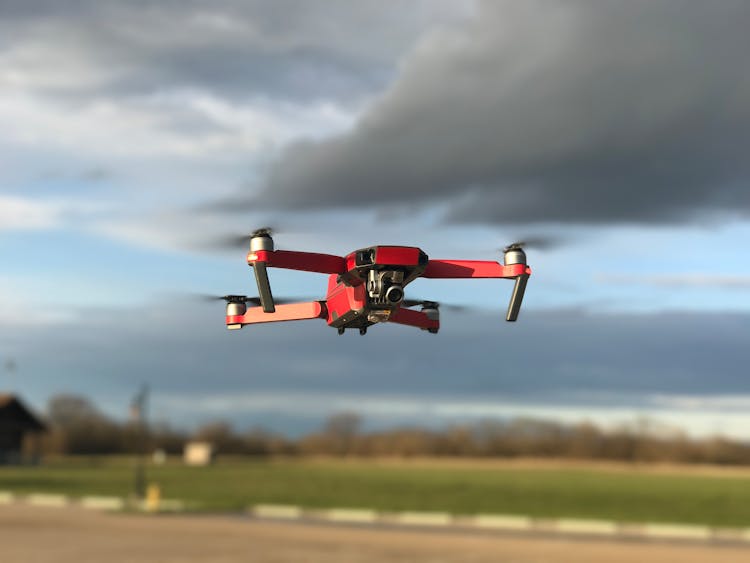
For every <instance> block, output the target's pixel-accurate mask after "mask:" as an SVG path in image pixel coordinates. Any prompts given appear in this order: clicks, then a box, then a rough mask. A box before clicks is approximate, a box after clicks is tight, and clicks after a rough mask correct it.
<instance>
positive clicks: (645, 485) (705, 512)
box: [0, 458, 750, 526]
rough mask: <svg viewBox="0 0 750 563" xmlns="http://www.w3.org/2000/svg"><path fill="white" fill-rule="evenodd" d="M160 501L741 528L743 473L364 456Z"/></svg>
mask: <svg viewBox="0 0 750 563" xmlns="http://www.w3.org/2000/svg"><path fill="white" fill-rule="evenodd" d="M148 480H149V482H154V483H158V484H159V485H160V487H161V489H162V494H163V496H164V497H166V498H175V499H182V500H184V501H186V502H187V503H188V504H189V506H190V507H192V508H194V509H196V510H206V511H226V510H230V511H236V510H242V509H244V508H245V507H246V506H247V505H250V504H256V503H283V504H298V505H302V506H305V507H320V508H323V507H352V508H374V509H378V510H394V511H397V510H428V511H429V510H437V511H449V512H453V513H458V514H477V513H503V514H528V515H531V516H537V517H577V518H604V519H612V520H618V521H630V522H642V521H654V522H655V521H662V522H685V523H700V524H710V525H716V526H750V477H744V476H733V477H721V476H710V475H695V474H683V473H681V472H680V471H679V469H675V470H674V473H669V474H664V473H658V474H655V473H651V472H644V471H631V472H629V471H622V470H617V471H613V470H610V469H603V468H597V467H595V466H591V467H585V466H584V467H581V468H554V467H544V466H541V467H535V466H530V467H517V466H513V465H508V466H502V465H483V464H476V465H471V464H449V463H441V462H439V461H438V462H434V463H433V462H430V461H426V462H418V463H404V464H398V463H384V464H381V463H376V462H372V461H368V460H357V461H351V460H348V461H337V460H323V461H321V460H244V459H239V460H225V461H220V462H219V463H218V464H216V465H214V466H212V467H201V468H195V467H183V466H182V465H179V464H177V463H173V464H168V465H165V466H160V467H154V466H150V467H149V468H148ZM132 483H133V462H132V461H131V460H127V459H122V458H81V459H70V458H68V459H63V460H58V461H49V462H47V463H45V464H44V465H43V466H40V467H30V468H17V467H16V468H12V467H0V490H7V491H14V492H18V493H24V492H32V491H33V492H50V493H63V494H67V495H71V496H81V495H117V496H127V495H129V494H130V491H131V490H132Z"/></svg>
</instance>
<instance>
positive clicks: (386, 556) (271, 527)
mask: <svg viewBox="0 0 750 563" xmlns="http://www.w3.org/2000/svg"><path fill="white" fill-rule="evenodd" d="M0 561H2V562H3V563H46V562H55V563H102V562H107V563H126V562H127V563H130V562H133V563H135V562H138V563H151V562H159V563H172V562H175V563H176V562H180V563H192V562H199V561H200V562H204V561H211V562H217V563H230V562H232V563H233V562H239V561H243V562H253V563H255V562H264V563H265V562H269V563H286V562H289V563H292V562H294V563H308V562H309V563H323V562H325V563H372V562H375V561H378V562H380V561H385V562H396V563H404V562H407V561H408V562H410V563H422V562H424V563H427V562H430V563H444V562H454V561H455V562H461V563H484V562H487V563H489V562H492V563H511V562H512V563H561V562H565V563H568V562H570V563H606V562H613V563H626V562H627V563H631V562H633V561H637V562H638V563H646V562H649V561H658V562H660V563H662V562H672V561H678V562H679V563H699V562H700V563H704V562H706V561H710V562H711V563H730V562H731V563H740V562H747V561H750V548H742V547H734V546H708V545H688V544H649V543H626V542H619V543H617V542H606V541H598V540H597V541H595V540H577V539H576V540H565V539H551V538H541V537H518V536H516V537H512V536H502V535H496V536H495V535H484V534H471V533H458V532H437V531H425V532H422V531H411V530H394V529H367V528H354V527H338V526H328V525H312V524H298V523H294V524H292V523H289V524H286V523H275V522H261V521H256V520H251V519H244V518H239V517H234V518H233V517H227V516H147V515H123V514H117V515H114V514H99V513H96V512H90V511H85V510H83V509H74V508H40V507H30V506H26V505H22V504H15V505H8V506H0Z"/></svg>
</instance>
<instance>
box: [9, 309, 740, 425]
mask: <svg viewBox="0 0 750 563" xmlns="http://www.w3.org/2000/svg"><path fill="white" fill-rule="evenodd" d="M444 317H445V318H444V321H443V328H442V330H441V334H439V335H437V336H434V335H428V334H426V333H422V332H420V331H417V330H414V329H409V328H406V327H399V326H393V325H384V326H375V327H373V328H372V329H371V330H370V331H369V333H368V335H367V336H366V337H360V336H359V335H358V334H346V335H344V336H342V337H339V336H337V335H336V332H335V331H334V330H333V329H330V328H328V327H326V326H325V324H324V323H323V322H322V321H308V322H300V323H288V324H276V325H266V326H256V327H247V328H245V329H243V330H241V331H235V332H227V331H226V330H225V329H224V328H223V325H222V322H223V316H222V307H221V305H217V306H216V307H213V308H212V307H209V306H206V307H197V306H196V307H190V306H187V305H186V304H185V303H179V302H169V303H163V304H161V305H157V304H154V305H153V306H151V307H148V308H143V309H134V310H131V311H122V310H118V311H88V312H87V314H86V315H85V316H84V317H83V318H82V319H81V321H80V322H76V323H71V324H69V325H68V326H64V327H61V326H59V325H56V326H49V327H44V326H27V327H0V342H2V344H3V349H4V350H5V353H6V354H9V355H12V357H13V358H15V359H16V361H17V362H18V365H19V366H22V368H21V369H19V381H21V380H22V381H23V391H24V393H26V394H28V395H29V398H30V399H31V400H33V401H34V402H35V403H37V404H44V402H45V400H46V397H48V396H49V395H51V394H54V393H56V392H60V391H67V392H76V393H84V394H88V395H91V396H92V397H95V398H96V399H97V400H99V401H101V402H102V404H105V405H122V409H123V411H122V412H123V413H124V412H125V409H126V407H127V401H128V400H129V398H130V395H131V393H132V392H134V390H135V389H137V387H138V386H139V385H140V383H141V382H143V381H147V382H149V383H150V384H151V386H152V388H153V390H154V392H155V395H156V396H158V397H161V398H162V399H164V400H166V399H168V398H169V397H172V396H179V397H182V398H185V397H192V398H194V400H195V401H201V400H203V399H204V398H206V397H223V398H224V400H228V402H230V403H231V400H232V398H234V397H237V398H242V397H245V398H248V397H249V398H250V399H252V398H253V397H255V396H257V397H260V398H261V399H259V400H262V397H264V396H268V395H269V394H276V395H278V394H289V395H291V396H294V397H297V398H298V401H300V402H299V405H298V408H299V409H302V408H303V406H305V405H304V403H305V401H307V400H309V401H313V400H315V397H320V396H323V395H326V394H333V395H346V396H349V397H353V399H352V403H351V405H350V408H354V409H356V406H357V402H356V398H357V397H361V398H362V399H363V400H364V399H368V400H373V399H377V398H378V397H382V398H386V399H387V398H389V397H390V398H393V400H394V401H396V402H397V400H398V399H399V398H406V399H414V398H419V397H421V398H424V399H440V398H443V399H450V400H462V399H466V401H467V402H471V401H472V400H476V399H479V400H481V401H484V402H485V403H486V402H492V401H498V402H505V403H509V402H510V403H512V402H523V401H526V402H533V403H536V404H545V403H546V404H549V405H574V406H575V405H576V404H578V405H594V406H597V405H598V406H604V407H607V406H612V407H614V406H626V407H628V406H630V407H638V406H641V405H643V404H646V403H647V402H648V401H649V397H652V396H654V395H658V396H673V395H677V396H680V397H696V398H708V397H711V396H726V395H748V394H750V384H748V381H747V374H746V369H745V366H746V365H747V334H748V332H749V331H750V316H748V315H739V314H738V315H730V314H699V313H671V314H653V315H627V314H625V315H623V314H620V315H614V314H613V315H591V314H585V313H582V312H579V311H558V312H535V313H531V312H529V313H528V314H524V317H523V319H522V322H521V321H519V322H518V323H516V324H508V323H505V322H504V321H503V320H502V317H503V314H502V312H501V311H497V312H496V313H493V314H488V315H468V314H455V313H454V314H447V313H446V314H445V315H444ZM21 378H22V379H21ZM305 397H308V399H305ZM246 402H247V401H246ZM291 410H294V405H292V409H291ZM245 414H246V413H245ZM280 414H284V415H285V416H291V415H294V414H295V413H294V412H286V413H280ZM225 416H227V417H235V416H238V417H242V416H243V413H242V412H238V411H237V409H235V410H234V411H227V412H226V413H225ZM180 422H185V421H180Z"/></svg>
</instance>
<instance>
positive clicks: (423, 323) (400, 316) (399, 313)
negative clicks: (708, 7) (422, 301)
mask: <svg viewBox="0 0 750 563" xmlns="http://www.w3.org/2000/svg"><path fill="white" fill-rule="evenodd" d="M388 322H391V323H397V324H402V325H408V326H415V327H417V328H421V329H423V330H434V331H437V329H439V328H440V321H439V320H437V319H431V318H429V317H428V316H427V315H426V314H425V313H423V312H421V311H414V310H413V309H407V308H405V307H399V308H398V309H396V310H395V311H393V313H391V316H390V318H389V319H388Z"/></svg>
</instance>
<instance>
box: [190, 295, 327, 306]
mask: <svg viewBox="0 0 750 563" xmlns="http://www.w3.org/2000/svg"><path fill="white" fill-rule="evenodd" d="M194 297H195V298H196V299H198V300H199V301H226V302H227V303H248V304H253V305H256V306H258V307H260V306H261V300H260V297H248V296H246V295H209V294H198V295H195V296H194ZM307 301H316V299H312V298H309V297H285V298H283V299H277V298H274V302H275V303H278V304H280V305H287V304H289V303H301V302H307Z"/></svg>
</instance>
